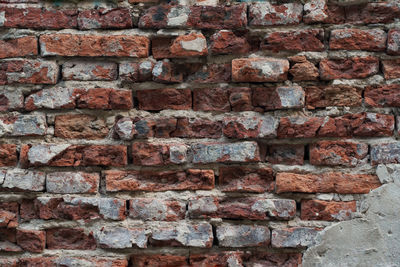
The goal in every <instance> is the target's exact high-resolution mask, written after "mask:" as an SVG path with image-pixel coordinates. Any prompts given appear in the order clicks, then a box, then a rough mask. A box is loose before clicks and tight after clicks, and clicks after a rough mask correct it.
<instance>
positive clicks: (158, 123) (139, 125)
mask: <svg viewBox="0 0 400 267" xmlns="http://www.w3.org/2000/svg"><path fill="white" fill-rule="evenodd" d="M176 128H177V119H175V118H168V117H160V118H154V119H153V118H140V117H136V118H133V119H130V118H128V117H123V118H121V119H119V120H118V121H117V122H116V123H115V125H114V131H115V135H114V137H115V138H120V139H122V140H132V139H134V138H146V137H158V138H168V137H171V136H172V133H173V132H174V131H175V130H176Z"/></svg>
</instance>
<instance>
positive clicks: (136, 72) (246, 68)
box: [0, 56, 400, 85]
mask: <svg viewBox="0 0 400 267" xmlns="http://www.w3.org/2000/svg"><path fill="white" fill-rule="evenodd" d="M294 60H296V61H297V62H295V63H294V64H293V66H292V68H291V69H290V64H289V61H288V60H287V59H278V58H240V59H234V60H232V63H231V64H230V63H225V64H224V63H223V64H202V63H195V64H189V63H172V62H170V61H168V60H164V61H158V62H154V61H151V60H150V61H144V62H142V63H122V64H120V70H119V73H120V77H121V80H122V81H128V82H144V81H155V82H159V83H167V84H169V83H180V82H190V83H197V82H199V83H226V82H255V83H260V82H283V81H286V80H287V79H288V77H289V73H290V75H291V76H292V79H293V81H318V80H320V79H321V80H323V81H331V80H335V79H364V78H368V77H371V76H373V75H375V74H378V73H379V59H378V58H377V57H372V56H366V57H349V58H345V59H323V60H321V62H320V63H319V69H318V68H317V67H316V66H315V65H314V64H313V63H311V62H309V61H307V60H306V59H305V58H304V57H295V58H294ZM381 63H382V72H383V75H384V77H385V78H386V79H396V78H399V77H400V60H399V59H391V60H381ZM59 68H60V67H59V65H58V64H57V63H56V62H54V61H44V60H33V59H31V60H29V59H12V60H3V61H1V62H0V85H5V84H56V83H57V82H58V81H59V78H60V77H59V72H60V71H59ZM117 73H118V71H117V64H116V63H105V62H93V63H86V62H85V63H84V62H81V61H73V62H67V63H65V64H64V65H63V70H62V75H63V79H64V80H77V81H98V80H105V81H107V80H110V81H111V80H115V79H117Z"/></svg>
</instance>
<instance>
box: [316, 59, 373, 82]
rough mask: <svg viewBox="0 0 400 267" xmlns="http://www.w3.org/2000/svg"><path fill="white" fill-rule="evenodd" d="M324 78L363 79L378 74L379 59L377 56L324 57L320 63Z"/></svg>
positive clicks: (322, 77)
mask: <svg viewBox="0 0 400 267" xmlns="http://www.w3.org/2000/svg"><path fill="white" fill-rule="evenodd" d="M319 70H320V74H321V79H322V80H334V79H363V78H367V77H369V76H372V75H374V74H376V73H377V72H378V70H379V60H378V58H376V57H372V56H368V57H353V58H346V59H323V60H321V62H320V63H319Z"/></svg>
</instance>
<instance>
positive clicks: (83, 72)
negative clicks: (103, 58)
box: [62, 61, 117, 81]
mask: <svg viewBox="0 0 400 267" xmlns="http://www.w3.org/2000/svg"><path fill="white" fill-rule="evenodd" d="M62 76H63V79H64V80H75V81H111V80H115V79H117V64H115V63H108V62H96V63H91V62H82V61H68V62H66V63H64V64H63V66H62Z"/></svg>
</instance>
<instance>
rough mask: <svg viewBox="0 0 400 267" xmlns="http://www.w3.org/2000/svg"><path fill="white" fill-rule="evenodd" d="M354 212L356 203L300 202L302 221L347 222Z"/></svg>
mask: <svg viewBox="0 0 400 267" xmlns="http://www.w3.org/2000/svg"><path fill="white" fill-rule="evenodd" d="M355 211H356V202H355V201H348V202H338V201H324V200H314V199H312V200H302V201H301V219H302V220H322V221H344V220H349V219H351V217H352V214H353V213H354V212H355Z"/></svg>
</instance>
